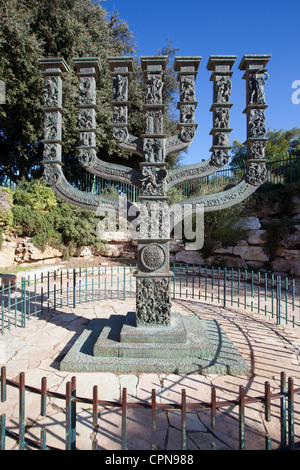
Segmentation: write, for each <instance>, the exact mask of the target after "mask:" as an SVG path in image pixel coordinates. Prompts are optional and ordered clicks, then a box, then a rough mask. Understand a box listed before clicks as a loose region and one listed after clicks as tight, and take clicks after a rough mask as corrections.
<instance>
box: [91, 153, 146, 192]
mask: <svg viewBox="0 0 300 470" xmlns="http://www.w3.org/2000/svg"><path fill="white" fill-rule="evenodd" d="M82 166H83V167H84V168H85V169H86V170H87V171H88V172H89V173H92V174H93V175H96V176H100V177H101V178H107V179H113V180H116V181H121V182H122V183H127V184H131V185H132V186H135V187H136V188H139V189H140V188H141V178H142V174H141V172H140V171H138V170H134V169H132V168H129V167H127V166H124V165H117V164H115V163H108V162H105V161H103V160H100V159H99V158H96V159H95V161H94V162H93V164H92V165H89V166H86V167H85V166H84V165H82Z"/></svg>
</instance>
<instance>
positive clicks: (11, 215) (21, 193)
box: [0, 180, 106, 258]
mask: <svg viewBox="0 0 300 470" xmlns="http://www.w3.org/2000/svg"><path fill="white" fill-rule="evenodd" d="M98 222H99V218H98V217H97V216H96V213H95V212H94V211H89V210H85V209H81V208H78V207H74V206H72V205H71V204H68V203H67V202H65V201H63V200H62V199H60V198H59V197H57V196H56V195H55V193H54V191H53V190H52V189H51V188H49V187H47V186H45V184H44V182H43V180H35V181H33V182H28V181H25V180H22V181H20V183H19V184H18V187H17V189H16V190H15V191H13V192H12V207H11V208H10V209H5V210H2V211H0V243H1V240H2V236H1V232H2V230H8V229H9V228H10V229H11V230H12V231H13V232H15V233H16V234H17V235H18V236H20V237H21V236H23V237H30V239H31V241H32V243H33V244H34V245H35V246H36V247H37V248H38V249H40V250H41V251H44V250H45V248H46V245H47V244H48V245H50V246H53V247H54V248H58V249H60V250H61V251H62V252H63V255H64V258H68V257H70V256H73V255H74V254H76V252H78V251H79V250H80V248H81V247H83V246H94V247H95V248H96V250H97V251H98V253H99V254H100V253H105V251H106V249H105V244H104V243H103V242H102V241H101V240H99V239H98V237H97V233H96V227H97V224H98Z"/></svg>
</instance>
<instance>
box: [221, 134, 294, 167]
mask: <svg viewBox="0 0 300 470" xmlns="http://www.w3.org/2000/svg"><path fill="white" fill-rule="evenodd" d="M266 137H267V139H268V142H267V147H266V152H265V153H266V156H267V158H268V159H269V160H271V161H272V160H274V159H278V155H279V154H282V153H287V152H292V153H293V154H294V155H300V128H299V127H294V128H293V129H289V130H285V129H280V130H279V131H277V130H275V129H274V130H272V129H268V130H267V132H266ZM231 153H232V159H231V163H230V164H231V166H232V167H244V166H245V163H246V158H247V146H246V144H242V143H241V142H239V141H238V140H234V141H233V146H232V150H231Z"/></svg>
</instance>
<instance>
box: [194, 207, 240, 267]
mask: <svg viewBox="0 0 300 470" xmlns="http://www.w3.org/2000/svg"><path fill="white" fill-rule="evenodd" d="M243 211H244V205H243V204H238V205H236V206H234V207H230V208H228V209H223V210H221V211H215V212H207V213H206V214H204V245H203V248H202V249H201V250H200V253H201V254H202V255H203V257H204V258H208V257H209V256H210V255H211V254H212V253H213V251H214V250H215V249H217V248H221V247H223V248H226V247H228V246H234V245H235V244H236V243H237V242H238V241H239V240H242V239H243V238H244V237H245V236H246V231H245V230H244V229H243V228H242V227H241V226H239V224H238V222H239V220H240V219H241V217H243V216H244V213H243Z"/></svg>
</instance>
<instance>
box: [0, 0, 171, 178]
mask: <svg viewBox="0 0 300 470" xmlns="http://www.w3.org/2000/svg"><path fill="white" fill-rule="evenodd" d="M134 46H135V44H134V38H133V36H132V33H131V32H130V31H129V28H128V26H127V24H126V23H125V22H124V21H123V20H121V19H120V18H119V14H118V12H116V11H114V12H113V13H112V14H108V13H107V12H106V11H105V10H104V8H103V7H102V1H101V0H98V1H95V0H47V2H41V1H39V0H2V1H1V4H0V56H1V64H0V79H1V80H3V81H4V82H5V85H6V104H5V105H2V106H0V171H1V170H2V176H1V175H0V183H1V181H2V182H3V180H4V179H5V178H6V177H8V178H9V179H11V180H13V181H15V180H18V179H20V178H21V177H22V176H25V177H26V178H27V179H29V178H30V177H35V176H36V172H35V169H36V168H39V166H40V165H39V162H40V161H41V159H42V149H43V146H42V145H41V139H42V123H43V112H42V109H41V107H42V105H43V103H42V96H43V76H42V72H41V70H40V69H39V65H38V59H39V58H40V57H58V56H61V57H63V58H64V59H65V60H66V61H67V63H68V64H69V65H70V67H71V71H70V72H69V73H67V74H66V77H65V83H64V90H63V99H64V111H65V114H64V120H63V136H64V137H63V139H64V163H65V165H66V168H68V167H69V168H70V167H72V166H73V165H74V166H75V167H76V168H79V163H78V162H77V158H76V153H75V150H76V145H77V139H78V133H77V118H78V110H77V108H76V105H77V100H78V91H77V88H78V81H77V77H76V73H75V70H74V68H73V67H72V58H73V57H83V56H89V57H99V58H100V61H101V64H102V71H101V77H100V83H99V86H98V87H97V94H98V96H97V101H98V103H99V106H98V113H97V124H98V140H97V145H98V149H99V158H101V159H103V160H107V161H112V160H113V161H115V162H116V163H124V161H126V160H128V159H129V158H130V161H131V162H132V165H133V166H136V165H137V164H138V160H137V158H138V157H136V156H135V155H133V156H131V155H129V154H128V153H126V152H123V151H121V150H120V149H119V148H118V147H117V145H116V144H115V141H114V139H113V138H112V133H111V129H110V126H109V124H110V122H111V120H112V118H111V116H112V110H111V107H110V104H109V102H110V101H111V99H112V82H111V76H110V72H109V67H108V64H107V57H109V56H119V55H126V54H129V55H131V54H133V52H134ZM167 49H168V53H169V55H170V58H171V57H172V54H173V51H174V50H175V49H174V48H172V47H170V46H167ZM170 76H171V77H172V73H170ZM168 83H169V85H168ZM168 83H167V88H166V100H167V103H171V102H172V93H173V90H174V77H172V80H171V81H169V82H168ZM130 93H131V95H130V99H131V100H132V103H133V112H132V113H131V114H132V116H131V118H130V119H131V120H130V122H129V123H130V125H131V132H132V133H133V134H136V135H137V134H139V133H140V132H139V131H140V126H141V122H142V121H143V119H142V118H141V117H142V105H143V100H142V96H143V95H142V93H143V85H142V83H141V77H140V76H139V73H136V72H135V74H134V76H133V80H132V84H131V91H130ZM167 109H169V108H167ZM166 121H167V122H169V123H170V125H169V128H170V129H173V127H174V125H173V124H172V117H171V114H170V113H168V116H166ZM166 128H168V126H166Z"/></svg>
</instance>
